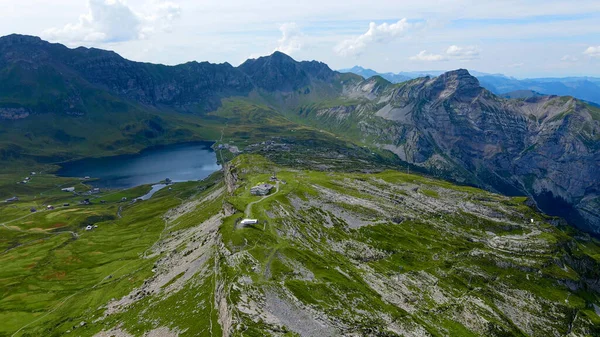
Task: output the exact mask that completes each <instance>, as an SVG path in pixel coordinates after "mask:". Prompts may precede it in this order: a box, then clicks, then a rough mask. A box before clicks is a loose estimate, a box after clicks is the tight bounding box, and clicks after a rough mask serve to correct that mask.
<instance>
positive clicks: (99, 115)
mask: <svg viewBox="0 0 600 337" xmlns="http://www.w3.org/2000/svg"><path fill="white" fill-rule="evenodd" d="M233 97H235V98H236V101H230V103H229V104H230V105H232V106H229V107H228V109H232V110H231V111H233V113H234V114H240V112H243V111H246V110H247V109H251V110H252V109H256V104H260V105H261V107H260V109H259V111H266V112H265V113H267V114H268V115H269V116H271V117H270V118H278V119H279V120H281V119H283V118H289V119H292V120H294V121H298V122H301V123H305V124H308V125H311V126H313V127H315V128H317V129H326V130H328V131H333V132H334V134H339V135H344V136H346V138H347V139H349V140H351V141H353V142H355V143H359V144H361V145H363V146H374V147H377V148H379V149H381V150H389V151H391V152H393V153H394V154H395V155H396V156H397V157H398V158H400V159H401V160H402V161H405V162H408V163H411V164H414V165H417V166H420V167H423V168H425V169H427V170H429V172H430V173H431V174H433V175H437V176H440V177H444V178H451V179H453V180H456V181H461V182H463V183H468V184H474V185H477V186H482V187H486V188H488V189H491V190H495V191H501V192H503V193H507V194H528V195H531V196H533V197H535V199H536V201H537V203H538V205H539V206H540V207H541V208H542V209H544V210H546V211H548V212H550V213H554V214H558V215H562V216H566V217H567V218H569V219H570V221H572V222H573V223H576V224H578V226H579V227H580V228H583V229H585V230H587V231H590V232H598V231H600V215H599V211H598V210H599V209H600V207H599V206H600V201H599V197H598V189H599V185H598V182H599V181H600V177H599V176H598V174H599V172H600V170H598V167H599V164H598V163H599V162H600V159H599V154H598V148H599V144H600V130H599V121H600V110H599V109H598V108H596V107H594V106H591V105H589V104H586V103H585V102H582V101H579V100H576V99H573V98H570V97H556V96H541V97H530V98H524V99H515V100H509V99H504V98H501V97H498V96H496V95H494V94H493V93H492V92H490V91H488V90H486V89H484V88H482V87H481V85H480V83H479V81H478V80H477V78H475V77H473V76H471V75H470V74H469V72H468V71H466V70H464V69H460V70H456V71H451V72H447V73H444V74H441V75H440V76H437V77H433V78H432V77H423V78H417V79H414V80H411V81H407V82H403V83H400V84H393V83H390V82H388V81H387V80H385V79H383V78H381V77H377V76H376V77H372V78H369V79H366V80H365V79H363V78H361V77H359V76H357V75H352V74H340V73H338V72H335V71H332V70H331V69H330V68H329V67H328V66H327V65H325V64H323V63H320V62H316V61H312V62H297V61H295V60H293V59H292V58H291V57H289V56H287V55H285V54H283V53H279V52H276V53H274V54H273V55H271V56H266V57H261V58H258V59H251V60H248V61H246V62H244V63H243V64H242V65H240V66H239V67H233V66H231V65H229V64H227V63H225V64H211V63H208V62H202V63H197V62H189V63H186V64H182V65H177V66H164V65H154V64H148V63H140V62H133V61H129V60H126V59H124V58H122V57H121V56H119V55H118V54H116V53H114V52H109V51H103V50H99V49H93V48H92V49H88V48H76V49H69V48H67V47H65V46H62V45H59V44H51V43H48V42H45V41H42V40H41V39H39V38H36V37H29V36H21V35H11V36H7V37H3V38H0V109H3V110H2V111H3V113H2V116H3V117H2V120H3V123H4V124H6V126H7V127H8V124H7V123H12V124H11V125H13V124H14V127H12V126H11V127H10V129H11V130H15V129H17V130H20V129H23V130H24V131H23V135H22V137H24V138H23V139H25V140H27V141H28V139H29V138H31V135H30V133H29V130H28V128H30V126H28V124H27V123H30V120H31V119H32V118H36V116H39V115H40V114H47V113H56V114H58V115H57V117H53V118H57V122H56V124H57V125H58V127H60V125H61V123H64V122H63V120H62V119H61V118H72V117H74V116H87V117H86V118H92V119H95V120H98V119H103V121H104V123H106V125H112V124H114V119H115V118H116V116H118V117H119V118H121V119H123V121H122V122H120V123H121V124H120V125H119V126H118V128H120V129H119V130H121V133H122V134H123V135H124V136H123V137H128V138H126V139H124V140H122V141H120V142H121V143H119V142H116V143H115V145H111V148H112V147H116V146H119V144H131V142H136V141H138V140H139V139H140V137H142V136H144V135H151V136H153V137H154V136H155V135H162V134H167V135H169V134H172V135H174V137H175V139H177V140H180V139H186V137H187V138H189V137H191V136H190V135H192V133H191V132H190V131H189V130H187V129H182V127H181V126H180V125H185V126H186V127H187V126H189V125H193V124H194V123H198V122H200V121H210V122H211V123H212V124H211V126H210V128H213V129H214V128H219V130H221V128H222V125H223V124H225V123H226V122H228V121H231V119H232V115H227V116H228V117H223V116H220V115H219V112H218V111H219V110H218V109H219V108H220V107H221V106H222V104H223V100H224V99H230V98H233ZM232 102H233V103H232ZM246 102H251V103H250V105H248V103H246ZM257 102H258V103H257ZM131 107H135V109H137V110H136V111H144V113H149V114H155V113H159V112H162V111H167V112H169V113H171V112H183V113H185V114H186V115H181V116H187V114H189V113H191V114H192V117H189V118H191V119H186V120H185V121H181V120H177V121H176V122H171V121H170V119H167V118H174V116H176V117H177V116H180V115H178V114H170V115H169V116H168V117H167V116H164V115H162V116H163V117H160V118H154V117H145V118H146V119H145V120H144V122H143V124H142V125H148V127H147V128H145V129H140V130H138V129H136V127H135V126H134V125H135V124H136V123H137V121H138V119H139V118H140V117H138V116H136V115H134V114H133V113H131V112H129V111H131V110H132V108H131ZM215 111H216V112H215ZM16 112H18V113H16ZM88 113H89V116H88ZM207 113H208V115H207ZM61 114H62V115H61ZM137 114H139V113H137ZM233 116H235V115H233ZM177 118H179V117H177ZM186 118H188V117H186ZM192 120H193V121H196V122H193V121H192ZM79 122H81V123H86V122H85V121H84V120H83V119H82V120H80V121H79ZM190 123H191V124H190ZM219 123H221V124H219ZM231 123H233V122H231ZM240 123H241V122H240ZM244 123H246V122H244ZM260 123H269V122H268V119H267V120H264V121H263V120H261V122H260ZM167 124H170V125H167ZM107 127H113V128H114V127H115V126H107ZM175 127H176V128H178V129H173V128H175ZM260 127H262V128H263V129H264V127H265V126H264V125H263V126H260ZM7 130H8V129H7ZM129 130H132V131H129ZM211 130H212V129H211ZM60 131H61V130H57V131H53V132H60ZM283 131H286V130H279V132H283ZM43 132H44V129H41V131H39V133H42V134H43ZM169 132H171V133H169ZM211 132H213V133H211V135H212V134H214V133H215V131H211ZM7 134H8V131H7ZM251 134H252V133H251V132H250V133H244V137H246V138H247V137H251V136H248V135H251ZM61 135H62V133H61ZM119 136H121V135H119ZM27 137H29V138H27ZM144 137H146V136H144ZM200 137H202V136H200ZM204 137H209V136H204ZM212 137H214V136H212ZM61 139H83V137H82V136H74V137H70V138H69V137H67V138H65V137H61ZM210 139H214V138H210ZM3 141H5V142H9V140H7V139H3ZM86 141H87V140H86ZM90 141H91V140H90ZM44 142H45V140H44ZM61 144H62V143H61ZM9 146H11V148H10V149H9V150H3V151H4V154H2V156H3V157H6V158H9V157H10V156H11V154H12V153H14V152H16V151H17V152H18V151H20V148H19V147H23V146H27V143H23V142H20V143H19V144H10V145H9ZM15 146H16V149H13V148H15ZM39 146H41V145H39ZM557 210H559V212H557Z"/></svg>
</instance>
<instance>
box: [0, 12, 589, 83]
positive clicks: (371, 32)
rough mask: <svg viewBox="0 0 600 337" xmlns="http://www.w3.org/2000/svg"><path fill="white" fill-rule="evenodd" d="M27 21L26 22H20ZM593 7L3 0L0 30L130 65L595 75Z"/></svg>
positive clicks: (5, 33) (544, 75)
mask: <svg viewBox="0 0 600 337" xmlns="http://www.w3.org/2000/svg"><path fill="white" fill-rule="evenodd" d="M23 18H27V20H23ZM599 20H600V2H598V1H589V0H583V1H580V2H578V3H577V5H573V4H572V3H570V2H565V1H538V0H534V1H505V2H502V3H497V2H481V1H471V0H461V1H442V2H441V3H440V2H439V1H402V2H395V1H378V2H377V3H375V4H367V3H363V2H360V1H355V0H351V1H349V2H346V3H344V4H340V3H338V2H334V1H318V2H317V1H312V0H309V1H308V2H306V1H305V2H303V3H302V4H299V3H295V2H291V1H280V2H277V3H270V2H266V1H256V2H253V3H246V2H243V1H239V0H236V1H220V2H219V3H200V4H199V3H197V2H195V1H191V0H170V1H165V0H128V1H126V0H88V1H73V0H57V1H53V2H52V3H51V4H49V3H47V2H45V1H41V0H30V1H4V2H3V3H1V4H0V35H8V34H11V33H18V34H27V35H35V36H40V37H41V38H43V39H45V40H48V41H51V42H60V43H63V44H65V45H67V46H69V47H75V46H80V45H81V46H86V47H96V48H101V49H108V50H114V51H115V52H117V53H119V54H120V55H122V56H123V57H126V58H128V59H131V60H135V61H143V62H152V63H162V64H170V65H173V64H179V63H184V62H188V61H194V60H196V61H209V62H213V63H222V62H229V63H231V64H232V65H238V64H240V63H241V62H243V61H244V60H246V59H248V58H254V57H257V56H261V55H269V54H271V53H272V52H273V51H275V50H279V51H282V52H284V53H286V54H288V55H290V56H292V57H294V59H297V60H318V61H322V62H325V63H327V64H328V65H329V66H330V67H331V68H332V69H343V68H351V67H353V66H355V65H360V66H362V67H365V68H371V69H375V70H376V71H378V72H394V73H397V72H401V71H422V70H423V69H457V68H467V69H476V70H477V71H480V72H485V73H501V74H504V75H507V76H512V77H516V78H532V77H568V76H592V77H594V76H595V77H600V25H598V24H597V22H599Z"/></svg>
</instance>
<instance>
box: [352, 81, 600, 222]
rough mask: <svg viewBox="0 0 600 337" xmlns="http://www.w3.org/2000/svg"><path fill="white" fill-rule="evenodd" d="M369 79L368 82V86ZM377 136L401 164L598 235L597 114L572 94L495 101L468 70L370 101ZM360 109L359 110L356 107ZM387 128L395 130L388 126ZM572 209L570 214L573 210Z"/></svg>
mask: <svg viewBox="0 0 600 337" xmlns="http://www.w3.org/2000/svg"><path fill="white" fill-rule="evenodd" d="M365 82H367V81H365ZM359 87H361V88H362V89H360V90H356V89H355V90H354V91H353V92H355V93H356V92H362V93H363V96H364V97H367V98H369V99H370V100H371V102H372V103H368V104H366V105H369V104H370V106H371V107H373V106H375V107H376V112H375V115H376V116H377V117H381V118H383V119H385V120H386V121H388V127H386V128H385V129H384V130H382V129H381V128H379V129H373V128H371V129H363V130H364V131H366V132H370V133H375V134H377V136H378V137H380V139H387V140H389V141H388V142H387V143H386V142H383V143H384V144H382V147H384V148H387V149H390V150H392V151H393V152H395V153H396V154H398V155H399V157H401V158H402V159H404V160H406V161H409V162H411V163H414V164H418V165H421V166H424V167H428V168H430V169H432V171H434V172H435V171H437V170H445V171H446V172H445V174H446V175H449V176H452V177H453V178H455V179H459V180H460V179H465V178H464V176H465V172H464V170H466V171H467V175H470V176H471V177H470V179H471V180H472V181H476V182H477V183H479V184H482V185H484V186H487V187H488V188H492V189H496V190H500V191H502V192H506V193H519V191H522V192H526V193H528V194H530V195H532V196H534V197H535V199H536V200H537V202H538V205H539V206H540V207H541V208H542V209H544V210H545V211H547V212H548V213H551V214H556V215H563V216H566V217H569V218H571V219H576V222H577V223H579V224H581V226H582V227H583V228H584V229H586V230H593V231H596V232H597V233H600V221H599V220H600V218H599V213H600V209H598V208H597V207H595V206H597V205H598V200H599V199H598V191H599V188H600V152H599V151H598V150H599V148H600V118H599V117H600V111H599V110H597V109H595V108H594V107H592V106H590V105H587V104H585V103H582V102H580V101H578V100H575V99H572V98H569V97H556V96H541V97H532V98H529V99H526V100H507V99H502V98H499V97H497V96H495V95H493V94H492V93H490V92H489V91H487V90H485V89H483V88H482V87H481V86H480V85H479V82H478V80H477V79H476V78H475V77H473V76H471V75H469V73H468V72H467V71H466V70H462V69H461V70H456V71H451V72H448V73H445V74H443V75H441V76H439V77H436V78H420V79H416V80H413V81H410V82H407V83H405V84H402V85H400V86H396V87H392V88H391V89H388V90H385V91H383V92H381V93H379V94H378V95H376V97H373V96H372V94H373V92H374V90H373V88H371V89H370V90H368V91H366V90H364V88H370V87H369V84H365V83H362V84H360V85H359ZM355 109H356V110H360V109H361V107H355ZM389 125H392V126H393V127H390V126H389ZM571 207H574V208H575V209H571Z"/></svg>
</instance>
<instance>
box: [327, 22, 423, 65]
mask: <svg viewBox="0 0 600 337" xmlns="http://www.w3.org/2000/svg"><path fill="white" fill-rule="evenodd" d="M413 26H414V25H413V24H410V23H408V21H407V20H406V18H404V19H402V20H399V21H398V22H396V23H393V24H388V23H382V24H380V25H377V24H375V22H371V23H370V24H369V30H367V32H366V33H364V34H362V35H359V36H357V37H354V38H351V39H347V40H344V41H342V42H341V43H339V44H338V45H337V46H336V47H335V51H336V52H337V53H338V54H339V55H341V56H356V55H360V54H361V53H362V52H363V51H364V50H365V48H367V47H368V46H369V45H371V44H373V43H388V42H390V41H393V40H394V39H396V38H398V37H401V36H404V35H405V34H406V33H407V31H408V30H410V29H411V28H412V27H413Z"/></svg>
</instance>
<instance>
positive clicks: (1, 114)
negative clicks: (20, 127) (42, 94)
mask: <svg viewBox="0 0 600 337" xmlns="http://www.w3.org/2000/svg"><path fill="white" fill-rule="evenodd" d="M27 117H29V111H27V110H25V109H23V108H0V119H7V120H16V119H23V118H27Z"/></svg>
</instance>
